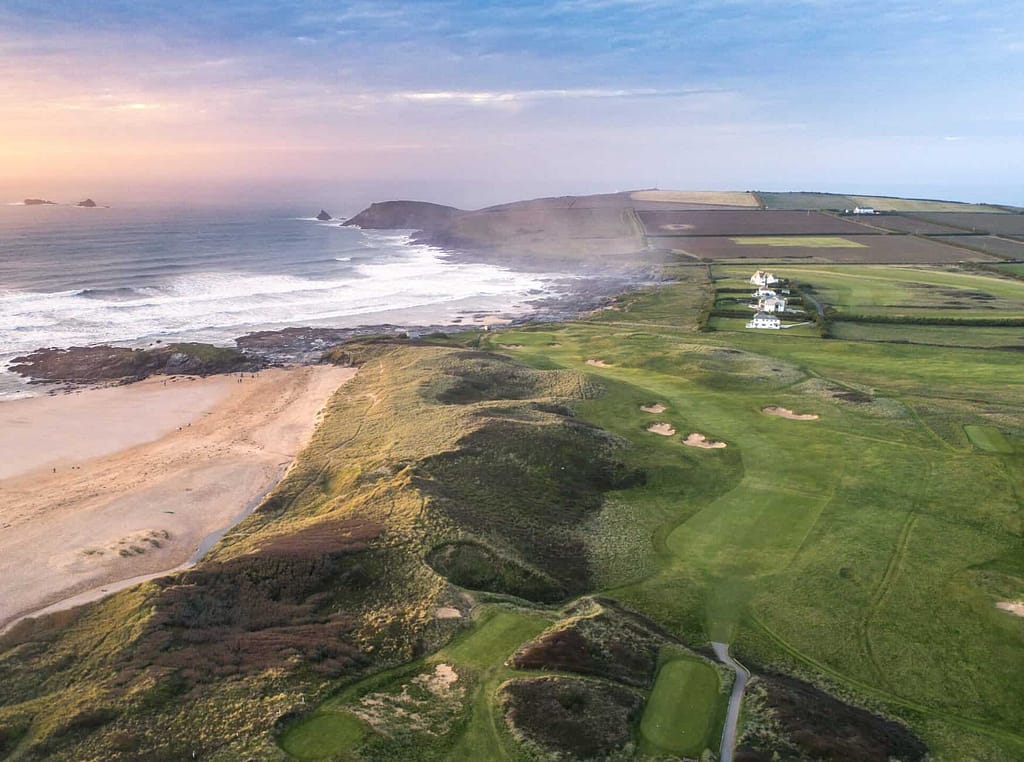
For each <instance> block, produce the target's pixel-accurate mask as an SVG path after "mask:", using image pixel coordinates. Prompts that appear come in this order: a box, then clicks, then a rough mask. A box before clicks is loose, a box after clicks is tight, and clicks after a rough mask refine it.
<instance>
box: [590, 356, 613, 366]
mask: <svg viewBox="0 0 1024 762" xmlns="http://www.w3.org/2000/svg"><path fill="white" fill-rule="evenodd" d="M587 365H593V366H595V367H597V368H610V367H612V366H611V365H609V364H608V363H606V362H605V361H604V360H595V359H593V358H591V359H589V360H587Z"/></svg>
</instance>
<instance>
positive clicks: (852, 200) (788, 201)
mask: <svg viewBox="0 0 1024 762" xmlns="http://www.w3.org/2000/svg"><path fill="white" fill-rule="evenodd" d="M757 196H758V198H760V199H761V203H763V204H764V206H765V208H766V209H823V210H824V209H828V210H837V211H838V210H842V209H853V208H854V207H856V206H869V207H872V208H873V209H877V210H879V211H891V212H913V211H922V212H925V211H932V212H975V211H977V212H1002V211H1003V210H1002V209H997V208H995V207H991V206H986V205H984V204H964V203H960V202H958V201H935V200H929V199H913V198H892V197H887V196H852V195H847V196H844V195H842V194H839V193H807V192H801V191H796V192H784V193H771V192H768V191H757Z"/></svg>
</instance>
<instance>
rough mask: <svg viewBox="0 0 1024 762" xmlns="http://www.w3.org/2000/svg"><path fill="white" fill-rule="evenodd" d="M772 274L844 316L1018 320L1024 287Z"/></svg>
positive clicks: (853, 274)
mask: <svg viewBox="0 0 1024 762" xmlns="http://www.w3.org/2000/svg"><path fill="white" fill-rule="evenodd" d="M748 270H749V268H740V267H737V266H728V267H721V268H716V273H720V274H722V275H730V276H732V278H731V279H729V280H723V281H722V282H721V284H722V286H733V285H737V284H742V283H743V280H744V276H745V275H746V274H747V271H748ZM778 274H780V275H782V276H783V277H787V278H790V279H791V280H793V281H795V282H798V283H808V284H810V285H811V286H813V289H814V292H813V293H814V295H815V298H816V299H817V300H818V301H820V302H822V303H823V304H826V305H828V306H829V307H831V308H833V309H834V310H835V311H836V313H837V314H836V317H835V319H836V320H842V316H843V315H844V314H845V315H878V316H901V315H902V316H908V317H924V318H927V317H941V318H956V319H969V318H978V319H986V318H987V319H993V318H1000V319H1001V318H1012V319H1019V318H1024V283H1018V282H1016V281H1011V280H1008V279H1002V278H997V277H993V276H989V275H981V274H975V273H970V272H956V271H949V270H943V269H939V268H927V267H872V266H869V265H849V266H835V267H807V266H802V265H792V266H782V267H780V268H779V269H778Z"/></svg>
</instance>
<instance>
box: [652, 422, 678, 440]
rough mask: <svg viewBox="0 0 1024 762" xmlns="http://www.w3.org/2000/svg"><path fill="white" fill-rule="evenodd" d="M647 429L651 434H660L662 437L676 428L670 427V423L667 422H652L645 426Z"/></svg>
mask: <svg viewBox="0 0 1024 762" xmlns="http://www.w3.org/2000/svg"><path fill="white" fill-rule="evenodd" d="M647 430H648V431H649V432H651V433H652V434H661V435H662V436H663V437H670V436H672V435H673V434H675V433H676V430H675V429H673V428H672V424H669V423H652V424H651V425H650V426H648V427H647Z"/></svg>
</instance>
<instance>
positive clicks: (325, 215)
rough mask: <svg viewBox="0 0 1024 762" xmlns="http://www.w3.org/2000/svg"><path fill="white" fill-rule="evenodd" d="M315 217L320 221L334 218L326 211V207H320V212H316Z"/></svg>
mask: <svg viewBox="0 0 1024 762" xmlns="http://www.w3.org/2000/svg"><path fill="white" fill-rule="evenodd" d="M316 218H317V219H318V220H320V222H327V221H328V220H333V219H334V218H333V217H332V216H331V215H330V214H328V213H327V210H326V209H321V210H320V214H318V215H317V216H316Z"/></svg>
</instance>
